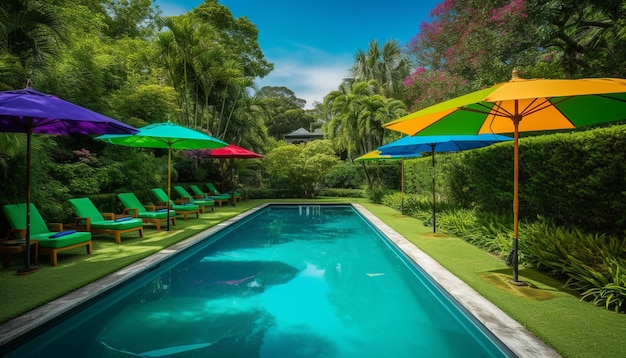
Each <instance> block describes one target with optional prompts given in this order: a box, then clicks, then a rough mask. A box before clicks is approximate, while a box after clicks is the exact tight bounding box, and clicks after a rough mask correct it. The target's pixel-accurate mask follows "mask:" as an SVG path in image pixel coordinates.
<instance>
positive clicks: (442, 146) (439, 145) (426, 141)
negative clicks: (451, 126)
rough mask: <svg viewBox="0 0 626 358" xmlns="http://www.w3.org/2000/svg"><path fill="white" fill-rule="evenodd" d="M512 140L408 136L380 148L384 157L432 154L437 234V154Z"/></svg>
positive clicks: (494, 137) (477, 137) (476, 137)
mask: <svg viewBox="0 0 626 358" xmlns="http://www.w3.org/2000/svg"><path fill="white" fill-rule="evenodd" d="M510 140H513V139H512V138H509V137H505V136H502V135H497V134H478V135H437V136H407V137H403V138H400V139H398V140H396V141H395V142H391V143H389V144H385V145H383V146H382V147H378V149H379V150H380V151H381V153H382V154H383V155H385V154H387V155H396V156H397V155H407V154H413V153H423V152H430V153H431V157H432V167H433V171H432V178H433V190H432V192H433V217H432V221H433V232H437V218H436V210H435V206H436V200H435V152H439V153H446V152H460V151H462V150H468V149H476V148H481V147H486V146H488V145H491V144H494V143H498V142H504V141H510Z"/></svg>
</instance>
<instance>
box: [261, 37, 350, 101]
mask: <svg viewBox="0 0 626 358" xmlns="http://www.w3.org/2000/svg"><path fill="white" fill-rule="evenodd" d="M310 50H311V49H309V51H303V52H301V53H298V54H295V56H294V53H293V52H292V53H290V54H289V55H286V56H284V57H277V58H272V57H271V56H267V58H268V60H269V61H270V62H272V63H274V71H272V72H271V73H270V74H269V75H268V76H266V77H265V78H263V79H262V80H259V81H257V84H258V86H259V88H260V87H263V86H282V87H287V88H289V89H290V90H292V91H293V92H294V93H295V95H296V97H298V98H302V99H304V100H306V106H305V108H306V109H311V108H313V103H314V102H323V100H324V96H326V95H327V94H328V93H329V92H331V91H334V90H336V89H337V88H338V87H339V85H340V84H341V82H342V80H343V79H344V78H345V77H346V76H347V75H348V70H349V68H350V67H351V66H352V58H351V57H350V56H339V55H328V54H320V53H312V52H311V51H310ZM319 57H323V58H322V59H320V58H319Z"/></svg>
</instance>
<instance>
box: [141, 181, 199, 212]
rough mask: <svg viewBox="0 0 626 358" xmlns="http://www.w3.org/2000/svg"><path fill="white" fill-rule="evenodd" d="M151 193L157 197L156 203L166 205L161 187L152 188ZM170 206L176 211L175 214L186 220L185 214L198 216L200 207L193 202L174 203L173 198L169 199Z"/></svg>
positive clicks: (165, 197)
mask: <svg viewBox="0 0 626 358" xmlns="http://www.w3.org/2000/svg"><path fill="white" fill-rule="evenodd" d="M152 193H153V194H154V196H156V198H157V204H159V205H162V206H164V207H165V206H166V203H167V194H166V193H165V192H164V191H163V189H161V188H152ZM170 208H172V210H174V212H176V215H182V216H183V220H187V216H189V215H194V214H195V215H196V218H199V217H200V207H198V205H195V204H189V203H187V204H176V203H175V202H174V201H173V200H170Z"/></svg>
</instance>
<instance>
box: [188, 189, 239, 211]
mask: <svg viewBox="0 0 626 358" xmlns="http://www.w3.org/2000/svg"><path fill="white" fill-rule="evenodd" d="M189 189H191V191H192V192H193V197H194V198H196V199H202V198H208V199H213V201H214V202H216V203H217V205H219V206H222V203H223V202H229V201H230V195H228V194H222V195H210V194H209V193H205V192H203V191H202V190H200V188H198V186H197V185H190V186H189Z"/></svg>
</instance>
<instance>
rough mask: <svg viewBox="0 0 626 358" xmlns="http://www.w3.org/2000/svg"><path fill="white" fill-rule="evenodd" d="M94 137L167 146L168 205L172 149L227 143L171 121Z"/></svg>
mask: <svg viewBox="0 0 626 358" xmlns="http://www.w3.org/2000/svg"><path fill="white" fill-rule="evenodd" d="M96 139H98V140H102V141H105V142H108V143H112V144H119V145H125V146H128V147H144V148H163V149H165V148H167V202H168V205H169V202H170V198H171V193H172V149H204V148H219V147H224V146H226V145H227V144H228V143H226V142H222V141H221V140H219V139H217V138H213V137H211V136H209V135H206V134H204V133H201V132H198V131H195V130H193V129H189V128H186V127H183V126H179V125H178V124H175V123H172V122H164V123H154V124H150V125H147V126H145V127H141V128H139V131H138V132H137V133H135V134H133V135H115V134H109V135H103V136H99V137H96ZM167 213H168V218H167V230H169V229H170V220H169V210H168V212H167Z"/></svg>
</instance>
